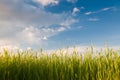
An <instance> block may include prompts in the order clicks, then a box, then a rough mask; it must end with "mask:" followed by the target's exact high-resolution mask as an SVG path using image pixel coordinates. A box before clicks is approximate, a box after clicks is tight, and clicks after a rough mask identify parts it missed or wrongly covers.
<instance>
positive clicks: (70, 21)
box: [60, 17, 78, 29]
mask: <svg viewBox="0 0 120 80" xmlns="http://www.w3.org/2000/svg"><path fill="white" fill-rule="evenodd" d="M77 22H78V20H77V19H73V18H72V17H68V18H67V19H66V20H65V21H63V22H62V23H60V26H62V27H65V28H68V29H69V28H71V25H72V24H74V23H77Z"/></svg>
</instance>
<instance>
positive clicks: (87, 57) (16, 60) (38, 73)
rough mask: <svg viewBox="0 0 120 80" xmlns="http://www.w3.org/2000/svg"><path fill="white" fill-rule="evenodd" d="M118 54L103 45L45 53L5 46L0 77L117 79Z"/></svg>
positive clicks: (0, 56)
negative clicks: (81, 50)
mask: <svg viewBox="0 0 120 80" xmlns="http://www.w3.org/2000/svg"><path fill="white" fill-rule="evenodd" d="M119 79H120V55H119V52H118V51H115V50H112V49H105V50H104V51H98V52H94V51H93V49H92V48H91V51H87V50H86V51H85V52H84V53H78V52H77V51H76V50H73V52H72V53H71V54H69V51H66V52H63V51H62V50H60V51H59V53H58V52H53V53H51V54H47V53H44V52H43V51H42V50H40V51H39V52H35V51H32V50H28V51H23V52H21V51H19V50H18V51H17V52H14V51H13V52H10V51H8V50H4V52H1V53H0V80H119Z"/></svg>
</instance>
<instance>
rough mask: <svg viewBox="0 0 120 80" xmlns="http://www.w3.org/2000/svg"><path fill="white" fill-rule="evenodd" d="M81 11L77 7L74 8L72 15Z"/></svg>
mask: <svg viewBox="0 0 120 80" xmlns="http://www.w3.org/2000/svg"><path fill="white" fill-rule="evenodd" d="M78 12H80V10H79V9H78V8H77V7H74V8H73V12H72V15H75V14H76V13H78Z"/></svg>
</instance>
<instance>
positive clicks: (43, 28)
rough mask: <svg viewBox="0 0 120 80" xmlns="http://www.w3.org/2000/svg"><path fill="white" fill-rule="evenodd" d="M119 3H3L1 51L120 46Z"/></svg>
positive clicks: (12, 0)
mask: <svg viewBox="0 0 120 80" xmlns="http://www.w3.org/2000/svg"><path fill="white" fill-rule="evenodd" d="M119 41H120V0H0V47H4V46H7V47H19V48H27V47H31V48H33V49H38V48H43V49H59V48H64V47H72V46H89V45H91V44H94V45H96V46H104V45H105V44H108V45H109V46H120V42H119Z"/></svg>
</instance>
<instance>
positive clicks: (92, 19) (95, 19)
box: [88, 18, 99, 21]
mask: <svg viewBox="0 0 120 80" xmlns="http://www.w3.org/2000/svg"><path fill="white" fill-rule="evenodd" d="M88 20H89V21H99V19H98V18H89V19H88Z"/></svg>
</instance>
